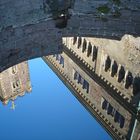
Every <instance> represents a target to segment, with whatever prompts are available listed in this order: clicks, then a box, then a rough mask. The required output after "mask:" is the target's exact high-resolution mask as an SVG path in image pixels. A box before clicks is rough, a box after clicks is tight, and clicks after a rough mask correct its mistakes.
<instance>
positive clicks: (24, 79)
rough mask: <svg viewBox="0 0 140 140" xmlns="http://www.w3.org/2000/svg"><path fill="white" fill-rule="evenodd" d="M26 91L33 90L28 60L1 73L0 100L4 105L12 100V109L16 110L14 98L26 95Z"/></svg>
mask: <svg viewBox="0 0 140 140" xmlns="http://www.w3.org/2000/svg"><path fill="white" fill-rule="evenodd" d="M26 92H28V93H29V92H31V83H30V78H29V69H28V63H27V62H22V63H20V64H18V65H15V66H13V67H10V68H9V69H7V70H5V71H3V72H2V73H0V100H1V101H2V103H3V105H6V104H8V102H9V101H10V100H11V101H12V104H11V109H12V110H15V107H16V105H15V104H14V100H15V99H16V98H17V97H18V96H23V95H25V93H26Z"/></svg>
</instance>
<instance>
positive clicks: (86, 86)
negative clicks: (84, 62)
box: [83, 80, 89, 93]
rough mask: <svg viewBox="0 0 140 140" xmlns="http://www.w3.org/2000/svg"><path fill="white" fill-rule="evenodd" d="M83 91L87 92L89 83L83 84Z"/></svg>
mask: <svg viewBox="0 0 140 140" xmlns="http://www.w3.org/2000/svg"><path fill="white" fill-rule="evenodd" d="M83 89H86V92H87V93H88V92H89V83H88V82H87V81H86V80H84V82H83Z"/></svg>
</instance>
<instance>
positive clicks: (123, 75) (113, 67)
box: [104, 56, 133, 89]
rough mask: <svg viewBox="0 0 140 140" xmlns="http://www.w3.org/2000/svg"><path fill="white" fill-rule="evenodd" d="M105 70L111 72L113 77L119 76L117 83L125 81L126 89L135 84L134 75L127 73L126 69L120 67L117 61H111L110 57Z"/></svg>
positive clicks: (106, 60) (106, 61) (107, 59)
mask: <svg viewBox="0 0 140 140" xmlns="http://www.w3.org/2000/svg"><path fill="white" fill-rule="evenodd" d="M104 70H105V71H106V72H107V71H108V70H110V72H111V76H112V77H114V76H115V75H116V74H117V81H118V82H119V83H120V82H121V81H123V80H124V83H125V88H127V89H128V88H129V87H130V86H131V84H132V82H133V76H132V73H131V72H129V71H125V69H124V67H123V66H121V65H118V64H117V62H116V61H115V60H111V59H110V57H109V56H107V58H106V59H105V66H104Z"/></svg>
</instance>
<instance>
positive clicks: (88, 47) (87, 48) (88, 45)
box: [73, 37, 98, 61]
mask: <svg viewBox="0 0 140 140" xmlns="http://www.w3.org/2000/svg"><path fill="white" fill-rule="evenodd" d="M82 40H83V43H82ZM76 42H77V48H78V49H79V48H80V47H82V52H83V53H84V52H85V51H87V57H89V56H90V55H92V60H93V61H95V60H96V58H97V53H98V49H97V47H96V46H92V45H91V43H90V42H89V43H87V41H86V39H82V38H81V37H78V38H77V37H74V39H73V45H75V44H76ZM92 50H93V51H92Z"/></svg>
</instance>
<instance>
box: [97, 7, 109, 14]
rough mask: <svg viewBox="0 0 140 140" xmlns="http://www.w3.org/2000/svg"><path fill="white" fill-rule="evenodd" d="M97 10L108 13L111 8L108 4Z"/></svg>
mask: <svg viewBox="0 0 140 140" xmlns="http://www.w3.org/2000/svg"><path fill="white" fill-rule="evenodd" d="M97 10H98V11H99V12H101V13H104V14H107V13H109V11H110V8H109V7H108V6H107V5H102V6H100V7H98V8H97Z"/></svg>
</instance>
